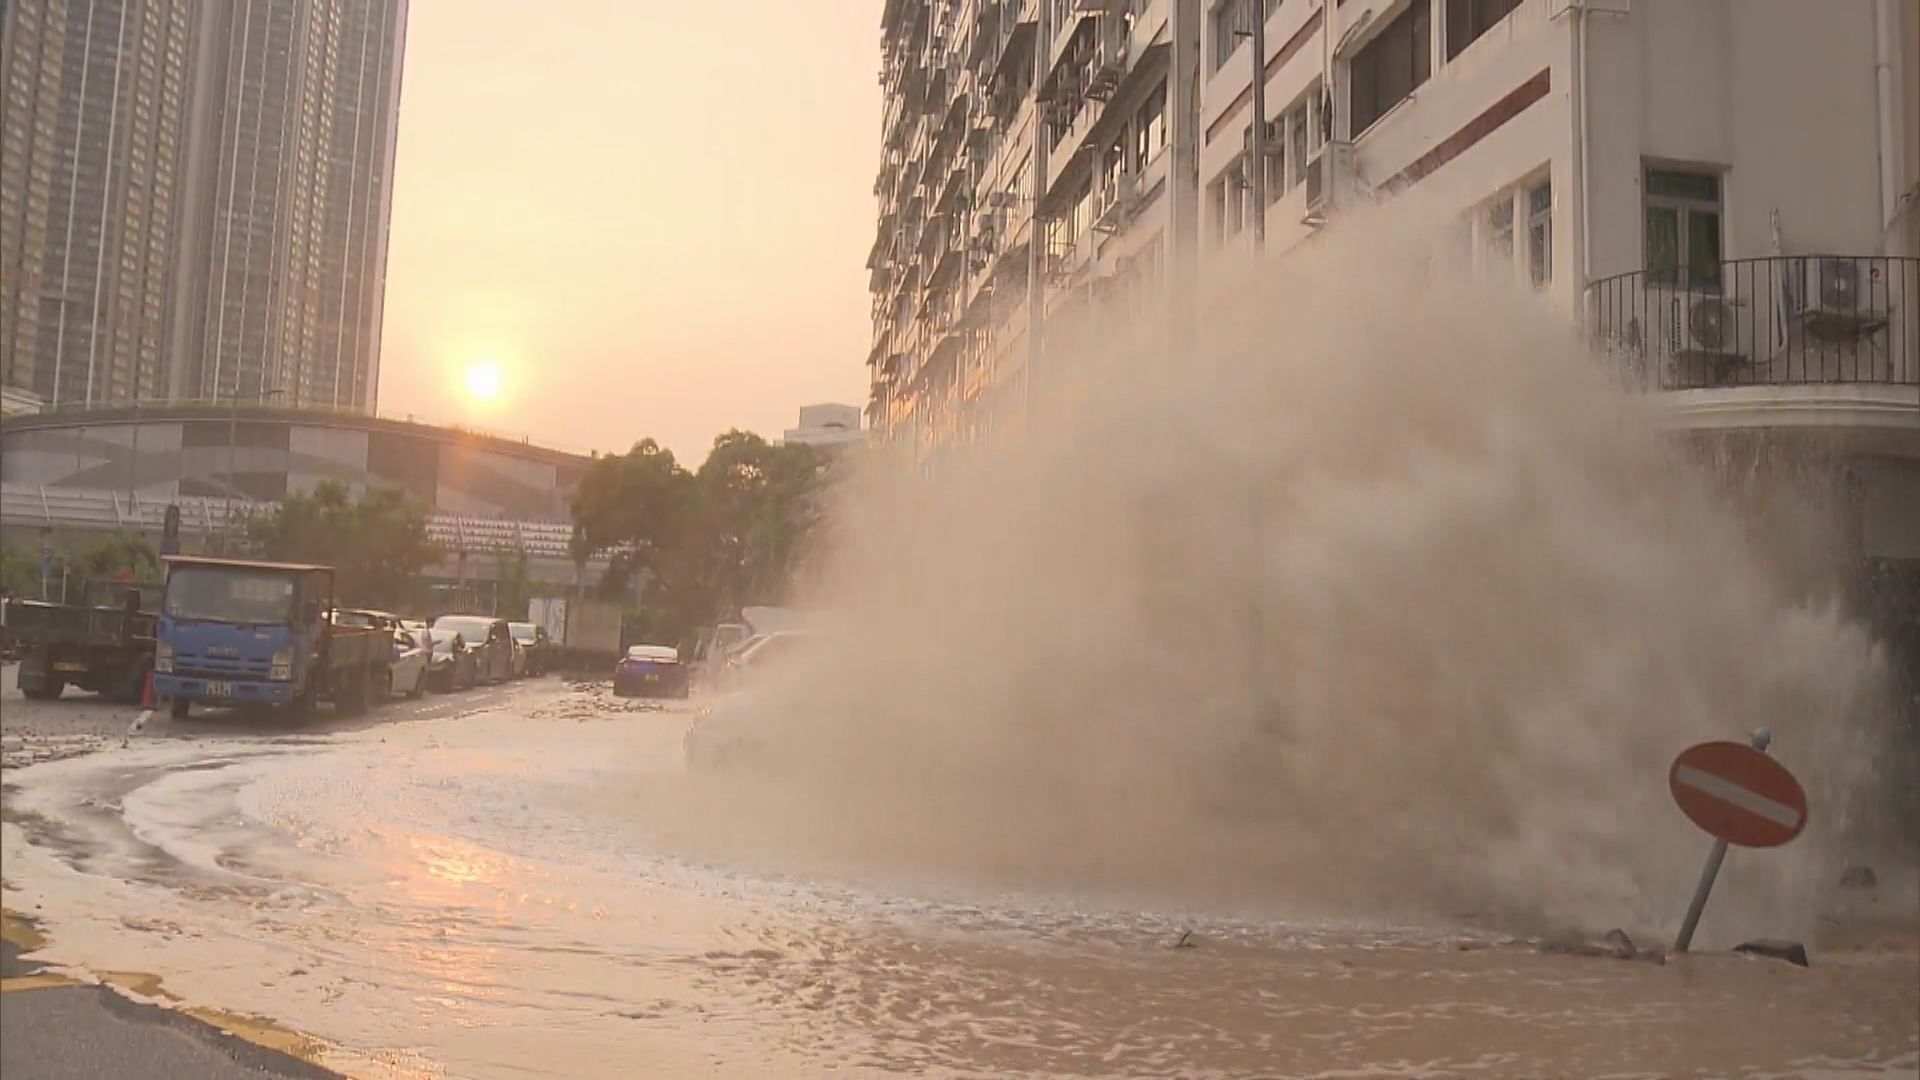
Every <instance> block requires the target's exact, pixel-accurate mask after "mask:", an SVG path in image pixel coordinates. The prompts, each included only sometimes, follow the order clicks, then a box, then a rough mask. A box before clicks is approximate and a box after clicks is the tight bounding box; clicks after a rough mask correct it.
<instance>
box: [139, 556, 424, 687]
mask: <svg viewBox="0 0 1920 1080" xmlns="http://www.w3.org/2000/svg"><path fill="white" fill-rule="evenodd" d="M166 564H167V584H166V590H165V592H164V593H163V594H162V596H161V601H160V616H159V620H158V625H157V628H156V631H155V646H154V655H153V673H154V674H153V691H154V696H155V697H156V698H159V699H161V700H164V701H166V702H168V703H169V708H170V709H171V711H172V714H173V716H174V717H175V718H176V719H180V718H184V717H186V716H187V715H188V713H189V711H190V710H191V709H192V708H193V706H194V705H195V704H196V703H198V704H202V705H222V706H239V707H247V706H253V707H267V708H280V709H285V710H287V711H289V712H292V713H295V714H299V715H304V714H306V713H308V712H310V711H311V710H312V708H313V706H314V704H315V703H316V702H318V701H320V700H322V699H325V700H328V701H331V702H332V703H333V707H334V710H335V711H336V712H339V713H347V714H352V713H358V712H362V711H364V710H365V709H366V707H367V705H368V703H369V701H370V700H372V698H373V697H374V696H375V694H377V693H379V692H380V689H381V688H382V687H384V686H385V685H386V677H387V676H388V674H389V670H388V669H389V665H390V663H391V661H392V657H393V639H392V635H391V634H387V633H382V632H380V631H378V630H374V629H371V628H367V627H349V626H337V625H335V623H334V591H333V568H332V567H328V566H315V565H309V564H304V563H273V562H255V561H251V560H246V559H211V558H202V557H199V556H184V555H169V556H167V557H166Z"/></svg>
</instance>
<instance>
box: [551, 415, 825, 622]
mask: <svg viewBox="0 0 1920 1080" xmlns="http://www.w3.org/2000/svg"><path fill="white" fill-rule="evenodd" d="M829 460H830V459H829V457H828V455H827V453H826V452H824V451H822V450H819V449H817V448H814V447H810V446H797V445H796V446H776V445H774V444H771V443H769V442H767V441H766V440H765V439H763V438H761V437H760V436H758V435H755V434H753V433H752V432H747V431H738V430H735V431H729V432H726V433H725V434H723V435H721V436H719V437H718V438H716V439H715V440H714V442H713V449H712V450H711V451H710V452H709V453H708V455H707V459H706V461H705V462H703V463H702V464H701V466H700V468H699V469H698V470H697V471H696V472H693V473H688V472H687V471H686V470H685V469H683V468H681V467H680V465H679V464H678V463H677V462H675V461H674V460H673V455H672V454H671V453H669V452H668V451H666V450H664V449H662V448H660V447H659V446H658V445H657V444H655V443H654V442H653V441H652V440H650V439H649V440H647V441H645V442H642V443H639V444H637V445H636V446H635V447H634V448H633V450H632V451H630V452H629V453H627V454H625V455H620V456H613V457H605V458H601V459H599V460H597V461H595V462H594V463H593V465H592V466H590V467H589V468H588V470H587V473H586V475H585V476H584V477H582V479H581V482H580V486H579V488H578V490H577V492H576V494H575V496H574V503H573V513H574V555H575V558H576V559H580V560H583V561H584V559H585V558H587V557H589V556H591V555H596V554H605V555H607V556H608V557H609V566H608V570H607V573H606V575H604V576H603V577H602V579H601V585H602V587H603V588H606V589H609V590H610V591H619V590H621V589H623V588H625V587H626V586H627V585H628V584H629V582H630V581H631V579H632V575H633V574H635V573H639V572H643V571H644V572H645V574H646V578H647V589H646V602H645V605H644V609H643V613H644V619H643V622H644V625H645V631H646V633H647V634H649V635H650V636H654V637H656V638H658V639H660V640H665V641H678V640H684V639H685V638H686V637H687V636H689V635H690V634H691V633H692V632H693V631H694V630H695V629H697V628H698V627H700V626H703V625H706V624H708V623H711V622H714V621H716V620H719V619H722V618H730V617H733V616H734V615H736V614H737V613H738V612H739V610H740V609H741V608H742V607H749V606H753V605H756V604H777V603H780V602H782V601H783V600H785V599H787V593H788V591H789V588H790V586H791V583H792V581H793V578H794V574H795V571H796V568H797V567H798V565H799V563H800V560H801V558H802V557H803V556H804V553H805V549H806V542H807V539H808V537H809V535H810V534H812V532H813V530H814V528H815V526H816V525H817V524H818V522H819V520H820V516H821V512H822V511H821V501H822V500H821V495H822V491H823V489H824V486H825V480H826V476H827V472H828V468H827V466H828V462H829Z"/></svg>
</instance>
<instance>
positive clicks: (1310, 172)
mask: <svg viewBox="0 0 1920 1080" xmlns="http://www.w3.org/2000/svg"><path fill="white" fill-rule="evenodd" d="M1357 183H1358V176H1357V175H1356V173H1355V171H1354V165H1353V144H1352V143H1350V142H1330V143H1327V144H1326V145H1325V146H1322V147H1321V148H1320V152H1319V153H1318V154H1316V155H1314V157H1313V158H1312V159H1311V160H1309V161H1308V162H1307V184H1306V187H1307V216H1308V217H1309V218H1321V217H1325V216H1326V213H1327V211H1329V210H1332V209H1334V208H1335V207H1337V206H1338V205H1339V204H1340V203H1341V201H1343V200H1344V199H1345V198H1346V197H1347V196H1348V195H1349V194H1350V193H1351V192H1352V191H1353V189H1354V188H1355V187H1356V186H1357Z"/></svg>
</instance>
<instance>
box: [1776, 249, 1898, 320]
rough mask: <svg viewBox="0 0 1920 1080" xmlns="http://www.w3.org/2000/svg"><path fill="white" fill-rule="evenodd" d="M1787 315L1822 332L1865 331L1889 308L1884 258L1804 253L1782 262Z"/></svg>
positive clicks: (1890, 297) (1883, 317) (1884, 316)
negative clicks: (1784, 271)
mask: <svg viewBox="0 0 1920 1080" xmlns="http://www.w3.org/2000/svg"><path fill="white" fill-rule="evenodd" d="M1787 267H1788V269H1787V271H1786V282H1785V286H1786V297H1785V300H1786V304H1787V309H1788V315H1789V317H1792V318H1798V319H1801V320H1804V321H1805V322H1806V323H1807V324H1808V326H1809V327H1810V328H1812V329H1815V330H1817V331H1821V332H1824V333H1827V334H1845V333H1847V332H1849V331H1851V332H1854V333H1868V332H1872V331H1874V330H1877V329H1879V328H1880V327H1881V326H1882V325H1884V324H1885V322H1886V319H1887V316H1888V315H1890V314H1891V313H1892V311H1893V288H1892V285H1891V283H1890V282H1889V281H1888V280H1887V274H1888V270H1889V263H1888V261H1887V260H1886V259H1881V258H1873V257H1858V256H1850V255H1809V256H1806V257H1805V258H1798V259H1792V260H1790V261H1789V262H1788V263H1787Z"/></svg>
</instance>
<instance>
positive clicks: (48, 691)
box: [20, 675, 67, 701]
mask: <svg viewBox="0 0 1920 1080" xmlns="http://www.w3.org/2000/svg"><path fill="white" fill-rule="evenodd" d="M66 688H67V680H65V679H56V678H54V677H53V676H51V675H49V676H47V680H46V682H44V683H42V684H41V685H40V689H38V690H29V689H27V688H26V687H24V686H23V687H21V688H20V696H22V697H24V698H26V699H27V700H29V701H52V700H54V699H55V698H58V697H59V696H60V693H61V691H63V690H65V689H66Z"/></svg>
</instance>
